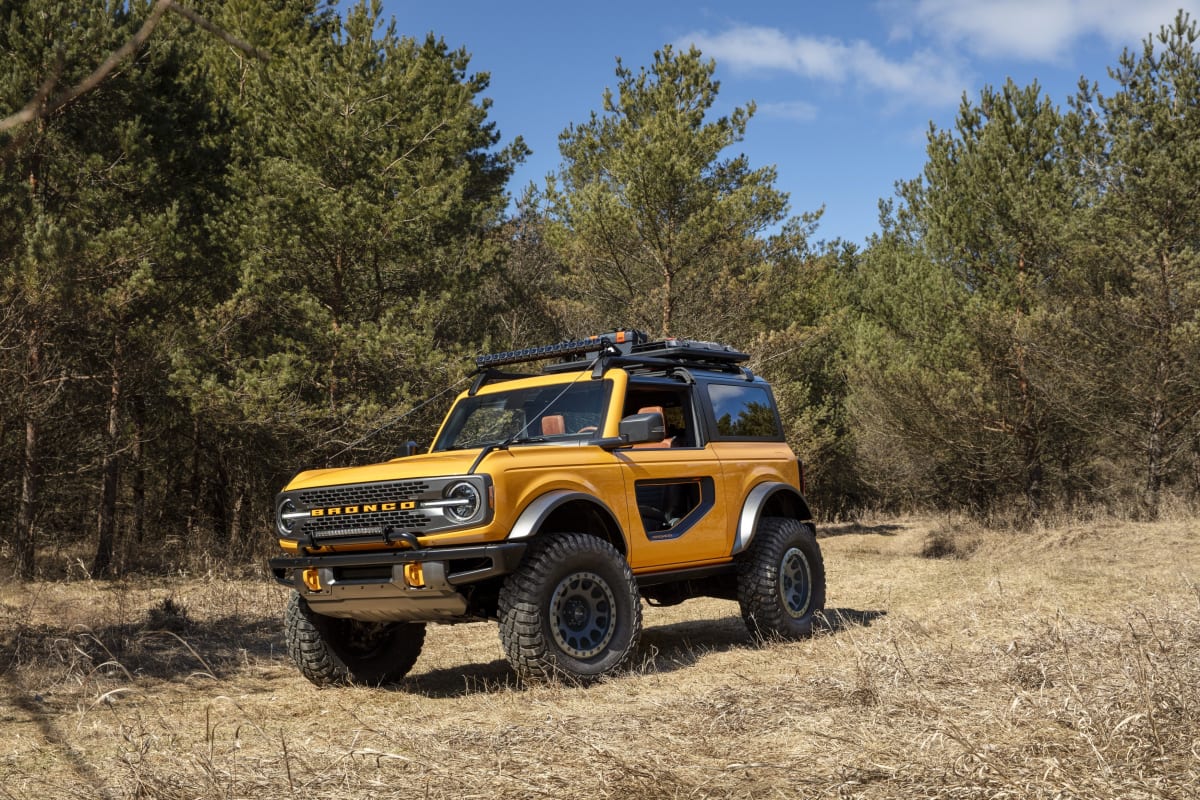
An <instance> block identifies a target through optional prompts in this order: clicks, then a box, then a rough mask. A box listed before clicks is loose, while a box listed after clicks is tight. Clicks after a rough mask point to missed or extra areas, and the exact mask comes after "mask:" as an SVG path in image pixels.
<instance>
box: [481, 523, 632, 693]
mask: <svg viewBox="0 0 1200 800" xmlns="http://www.w3.org/2000/svg"><path fill="white" fill-rule="evenodd" d="M641 630H642V606H641V599H640V598H639V596H638V590H637V584H636V583H635V581H634V578H633V572H632V571H631V570H630V569H629V564H628V563H626V561H625V559H624V558H622V557H621V554H620V553H618V552H617V550H616V548H614V547H613V546H612V545H611V544H609V543H608V542H606V541H604V540H602V539H598V538H596V537H594V536H588V535H587V534H582V533H567V534H557V535H552V536H547V537H546V538H544V539H541V540H536V541H535V542H534V543H533V544H532V545H531V546H530V548H529V551H528V552H527V553H526V556H525V559H524V561H522V562H521V566H520V567H518V568H517V570H516V571H515V572H513V573H512V574H511V575H509V576H508V578H507V579H506V580H505V582H504V586H503V588H502V589H501V591H500V641H501V643H502V644H503V645H504V651H505V654H506V655H507V656H508V660H509V663H511V664H512V666H513V669H515V670H516V672H517V674H518V675H520V676H521V677H522V678H523V679H525V680H533V681H545V680H549V679H552V678H555V677H560V678H567V679H569V680H574V681H577V682H580V683H588V682H591V681H593V680H596V679H597V678H599V677H600V676H601V675H605V674H607V673H610V672H613V671H614V670H617V669H619V668H620V667H621V666H622V665H624V664H625V662H626V661H627V660H628V658H629V657H630V655H631V654H632V653H633V650H634V648H635V647H636V646H637V641H638V637H639V636H640V634H641Z"/></svg>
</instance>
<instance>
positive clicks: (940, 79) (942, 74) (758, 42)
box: [681, 25, 966, 105]
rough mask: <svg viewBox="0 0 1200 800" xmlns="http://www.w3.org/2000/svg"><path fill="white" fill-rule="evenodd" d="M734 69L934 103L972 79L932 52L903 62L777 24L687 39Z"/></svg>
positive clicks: (866, 46) (955, 94) (952, 96)
mask: <svg viewBox="0 0 1200 800" xmlns="http://www.w3.org/2000/svg"><path fill="white" fill-rule="evenodd" d="M681 41H682V42H683V43H684V44H694V45H696V47H698V48H700V50H701V52H703V53H704V55H705V56H708V57H710V58H714V59H716V61H717V63H718V64H720V65H722V66H725V67H728V68H730V69H733V70H739V71H750V70H763V71H782V72H790V73H793V74H795V75H799V76H801V77H804V78H810V79H813V80H822V81H829V82H832V83H838V84H841V83H853V84H854V85H856V86H859V87H862V88H866V89H872V90H880V91H885V92H888V93H890V94H891V95H892V97H893V100H896V99H900V98H904V99H908V100H918V101H920V102H922V103H927V104H931V105H943V104H946V103H954V102H957V100H958V98H959V97H960V96H961V94H962V91H963V88H964V87H965V86H966V81H965V79H964V78H963V76H961V75H960V74H959V71H958V69H957V67H956V66H955V64H954V62H952V61H951V60H949V59H946V58H944V57H942V56H939V55H937V54H936V53H933V52H932V51H929V50H920V51H917V52H915V53H913V54H911V55H909V56H908V57H907V58H906V59H904V60H901V61H898V60H894V59H891V58H888V57H887V56H886V55H884V54H883V53H881V52H880V51H879V50H878V49H876V48H875V47H874V46H873V45H871V44H870V43H869V42H866V41H863V40H861V39H860V40H855V41H852V42H845V41H842V40H840V39H833V38H816V37H813V36H803V35H800V36H788V35H786V34H784V33H783V32H782V31H780V30H778V29H776V28H763V27H753V26H744V25H739V26H735V27H733V28H730V29H729V30H726V31H725V32H723V33H718V34H715V35H714V34H709V33H707V32H704V31H699V32H696V33H692V34H690V35H688V36H684V37H681Z"/></svg>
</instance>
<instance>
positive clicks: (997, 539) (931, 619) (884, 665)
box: [0, 519, 1200, 800]
mask: <svg viewBox="0 0 1200 800" xmlns="http://www.w3.org/2000/svg"><path fill="white" fill-rule="evenodd" d="M825 534H826V535H825V536H824V538H823V539H822V541H821V545H822V548H823V549H824V551H825V559H826V564H827V568H828V573H829V602H828V613H829V623H830V624H829V629H828V630H827V631H825V632H824V633H822V634H821V635H820V636H818V637H816V638H814V639H812V640H810V641H805V642H798V643H786V644H783V643H780V644H773V645H770V646H766V647H761V648H759V647H755V646H754V645H752V644H751V642H750V639H749V637H748V636H747V635H746V633H745V630H744V628H743V626H742V623H741V619H740V617H739V616H738V614H737V607H736V604H733V603H728V602H723V601H716V600H697V601H692V602H689V603H685V604H683V605H682V606H677V607H674V608H647V609H646V613H645V621H646V631H645V633H644V636H643V639H642V646H641V649H640V651H639V660H638V664H637V666H636V668H635V669H634V670H633V671H632V672H630V673H628V674H625V675H621V676H619V677H617V678H614V679H611V680H608V681H605V682H603V683H601V684H600V685H597V686H593V687H590V688H585V689H580V688H572V687H568V686H536V687H526V686H522V685H519V684H518V683H517V681H516V679H515V677H514V676H513V674H512V673H511V672H510V671H509V669H508V667H507V665H506V664H505V662H504V660H503V658H502V654H501V650H500V646H499V643H498V640H497V636H496V631H495V628H494V626H492V625H484V624H478V625H466V626H459V627H433V628H431V629H430V636H429V640H428V642H427V644H426V649H425V652H424V653H423V654H422V656H421V659H420V660H419V661H418V662H417V666H416V669H415V670H414V671H413V673H412V675H411V676H410V677H409V679H408V680H407V681H406V682H405V683H403V684H402V685H400V686H397V687H394V688H391V689H366V688H346V689H336V690H323V691H321V690H317V689H315V688H313V687H312V686H311V685H309V684H308V683H307V682H306V681H305V680H304V679H303V678H301V677H300V675H299V674H298V673H297V672H296V670H295V669H293V668H292V666H291V665H290V663H289V662H288V661H287V660H286V657H285V655H284V654H283V652H282V636H281V635H280V628H281V624H282V609H283V605H284V599H285V595H284V590H282V589H281V588H278V587H276V586H274V585H272V584H269V583H267V582H265V581H254V580H236V581H234V580H227V579H223V578H222V577H220V576H210V577H203V578H199V577H186V578H184V577H181V578H178V579H175V580H167V579H154V580H139V581H135V582H128V583H99V582H89V581H85V580H79V581H74V582H64V583H38V584H33V585H27V586H20V585H18V584H15V583H9V584H7V585H5V586H4V587H3V588H0V683H3V684H4V686H3V696H2V698H0V797H3V798H39V800H45V799H48V798H89V799H90V798H167V799H169V800H175V799H176V798H178V799H180V800H182V799H183V798H205V799H206V800H207V799H208V798H214V799H215V798H254V799H255V800H267V799H268V798H305V799H306V800H312V799H315V798H337V799H338V800H347V799H349V798H368V797H370V798H465V797H483V798H494V797H501V798H517V797H520V798H525V797H535V798H536V797H555V798H575V797H578V798H684V797H687V798H692V797H738V798H771V797H786V798H803V797H865V798H918V797H953V798H1069V797H1076V798H1179V799H1180V800H1182V799H1183V798H1195V797H1200V588H1198V584H1200V521H1197V520H1176V521H1172V522H1160V523H1155V524H1132V523H1121V522H1111V521H1104V522H1092V523H1075V524H1071V525H1068V526H1063V527H1060V528H1053V529H1045V530H1041V531H1038V532H1035V533H1027V534H1002V533H986V532H981V531H976V530H973V529H971V528H969V527H966V526H960V525H952V524H950V523H947V522H944V521H937V520H927V519H908V520H898V521H886V522H884V521H880V522H878V523H877V524H859V525H846V526H832V527H829V528H828V529H827V530H826V531H825ZM931 545H935V546H940V551H941V554H942V556H943V557H941V558H931V557H928V556H927V555H926V556H923V555H922V552H923V551H927V550H929V549H930V548H931ZM933 549H934V550H938V549H939V548H938V547H933Z"/></svg>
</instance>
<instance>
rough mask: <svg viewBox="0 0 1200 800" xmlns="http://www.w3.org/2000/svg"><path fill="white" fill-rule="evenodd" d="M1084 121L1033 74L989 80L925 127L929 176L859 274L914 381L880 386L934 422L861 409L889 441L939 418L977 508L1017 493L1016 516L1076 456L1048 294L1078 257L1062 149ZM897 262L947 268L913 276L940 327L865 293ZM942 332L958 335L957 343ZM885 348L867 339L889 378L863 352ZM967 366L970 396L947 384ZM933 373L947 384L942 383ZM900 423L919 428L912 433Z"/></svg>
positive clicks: (1073, 176)
mask: <svg viewBox="0 0 1200 800" xmlns="http://www.w3.org/2000/svg"><path fill="white" fill-rule="evenodd" d="M1077 127H1078V120H1077V119H1076V118H1075V117H1073V116H1071V115H1063V114H1062V113H1060V112H1059V110H1058V109H1057V108H1055V107H1054V106H1053V105H1052V104H1051V103H1050V101H1049V100H1048V99H1046V98H1045V97H1044V96H1043V95H1042V93H1041V90H1040V88H1039V87H1038V86H1037V84H1036V83H1035V84H1033V85H1031V86H1029V87H1024V88H1021V87H1017V86H1016V85H1015V84H1014V83H1013V82H1012V81H1009V82H1008V83H1006V84H1005V85H1004V86H1003V87H1002V88H1001V89H1000V90H994V89H991V88H986V89H984V90H983V92H982V93H981V95H980V100H979V102H978V103H977V104H976V103H971V102H968V101H967V100H966V99H964V101H963V104H962V107H961V109H960V111H959V116H958V119H957V121H956V125H955V129H954V130H953V131H952V132H951V131H937V130H931V132H930V136H929V145H928V148H927V152H928V154H929V161H928V163H927V164H926V167H925V170H924V174H923V176H922V178H921V179H919V180H915V181H909V182H907V183H904V184H902V185H901V186H900V189H899V194H900V198H901V200H902V205H901V206H900V208H899V209H898V211H897V212H896V213H895V216H894V218H893V219H892V220H891V221H890V222H889V223H888V225H887V226H886V230H885V233H884V235H883V237H882V240H881V241H880V242H879V243H877V248H873V249H874V250H876V252H874V253H873V255H872V257H871V258H870V259H868V261H867V264H868V266H869V267H871V268H872V270H873V272H872V271H871V270H869V271H868V273H867V274H866V275H865V279H866V281H867V283H868V286H867V288H866V291H867V293H868V295H872V294H873V295H874V296H875V297H877V298H880V299H879V300H877V302H881V303H882V304H883V306H882V307H881V306H876V307H875V308H874V309H872V311H871V314H872V317H871V318H870V319H869V320H868V325H877V324H880V323H882V324H885V325H893V326H895V327H892V329H891V333H890V336H891V337H893V339H894V342H893V343H894V345H895V346H898V347H901V348H903V349H906V350H909V351H910V355H908V356H906V357H904V358H903V359H901V360H900V361H899V362H897V363H898V364H903V365H908V366H907V367H902V368H903V369H905V370H906V371H910V373H911V374H910V380H908V381H906V380H904V379H903V378H901V377H900V376H899V375H897V376H896V377H895V378H889V379H886V380H885V379H884V378H883V375H881V374H880V372H879V370H878V369H877V370H876V371H875V372H874V373H871V374H873V375H874V376H875V378H874V379H878V380H883V381H884V382H883V383H881V384H879V385H878V386H877V387H876V389H875V390H876V391H877V390H879V389H881V388H882V387H883V386H888V387H890V388H889V391H893V390H894V391H899V392H901V393H904V392H905V389H904V386H905V385H906V384H907V385H908V386H910V387H911V393H912V394H913V397H911V398H909V399H907V400H906V401H904V402H903V403H901V404H900V405H908V404H909V402H910V401H911V402H912V403H913V409H912V410H913V411H915V410H916V408H918V407H920V406H922V405H924V406H926V412H927V413H928V414H929V419H928V420H926V421H924V422H922V421H920V419H919V416H918V415H915V414H913V413H906V414H904V415H903V418H901V415H900V414H897V415H895V416H894V418H891V419H889V417H893V415H890V414H888V413H887V411H886V409H885V407H884V406H883V405H881V404H880V403H879V402H876V401H874V400H870V399H867V400H866V405H869V406H871V407H873V408H874V412H873V414H874V415H875V419H876V420H877V422H878V423H880V424H881V425H882V428H881V430H884V429H886V433H881V435H882V436H884V437H892V436H895V435H904V434H905V433H907V435H909V436H913V437H918V436H919V437H927V436H929V434H930V431H929V429H928V427H927V426H928V424H929V423H933V424H936V425H938V426H939V427H940V428H941V429H942V430H943V431H944V433H943V434H942V435H941V436H939V437H938V438H939V439H940V440H941V441H942V442H943V443H944V445H945V448H946V449H945V450H944V456H945V457H946V458H947V459H950V461H949V462H948V463H946V464H945V465H943V467H944V469H946V470H948V471H953V472H956V473H957V474H958V476H959V480H960V481H966V482H967V483H968V485H969V486H970V488H969V490H968V491H967V492H966V495H965V496H960V499H964V500H965V499H967V498H970V501H971V502H972V503H974V504H975V505H977V506H984V507H986V506H988V505H990V504H992V503H993V502H995V501H996V500H998V499H1000V498H1003V497H1005V496H1006V494H1007V493H1008V491H1010V490H1011V489H1016V490H1018V491H1019V492H1020V493H1021V496H1022V498H1023V503H1022V505H1023V512H1022V513H1023V514H1026V515H1033V516H1036V515H1037V514H1038V513H1039V512H1040V510H1041V508H1042V506H1043V503H1044V497H1045V492H1046V483H1047V481H1048V480H1049V479H1050V478H1051V477H1054V478H1056V479H1057V480H1061V479H1062V478H1063V476H1062V475H1061V474H1060V475H1056V476H1051V475H1048V471H1049V470H1051V469H1053V468H1054V467H1055V466H1057V465H1059V464H1061V463H1064V461H1065V462H1074V461H1077V460H1078V454H1077V453H1076V452H1074V449H1075V448H1076V446H1077V445H1078V443H1079V439H1078V438H1077V437H1073V436H1072V435H1070V430H1069V428H1070V420H1071V419H1072V415H1071V414H1070V413H1069V409H1066V408H1062V407H1060V406H1059V405H1057V404H1056V403H1055V402H1053V400H1054V398H1055V397H1056V396H1055V395H1052V394H1050V393H1048V392H1047V391H1046V386H1045V383H1046V379H1045V365H1046V364H1047V363H1052V362H1054V361H1055V360H1056V358H1057V357H1058V352H1057V347H1056V342H1055V339H1054V337H1052V336H1049V335H1047V330H1048V329H1049V328H1051V327H1052V326H1050V325H1048V322H1047V320H1048V318H1050V317H1052V316H1053V315H1054V314H1055V313H1057V311H1058V308H1057V306H1056V304H1055V303H1054V298H1055V296H1056V293H1057V292H1058V291H1060V287H1061V285H1062V273H1064V272H1066V271H1067V270H1068V269H1069V268H1070V266H1071V264H1072V259H1073V257H1074V251H1073V249H1072V248H1073V242H1074V239H1073V236H1072V232H1073V230H1074V228H1075V226H1076V225H1077V224H1078V222H1077V218H1076V215H1075V210H1076V208H1077V206H1078V204H1079V201H1080V199H1081V197H1082V195H1083V192H1084V188H1083V185H1082V183H1081V182H1080V181H1079V179H1078V177H1077V170H1074V169H1073V167H1072V165H1071V162H1070V160H1069V159H1068V158H1066V157H1065V155H1064V154H1065V148H1066V147H1067V146H1068V144H1069V143H1070V142H1073V141H1075V139H1076V136H1077V134H1076V133H1075V131H1076V128H1077ZM896 270H899V271H900V272H899V274H900V275H904V274H907V275H910V276H912V273H913V271H914V270H915V271H916V272H918V273H919V272H921V271H925V270H929V271H935V272H942V273H944V278H941V279H931V280H925V279H921V278H920V277H918V276H912V277H913V278H915V279H916V280H917V281H918V284H919V285H923V286H925V287H926V288H927V289H933V290H935V291H936V293H937V294H938V295H941V299H940V300H939V301H938V302H939V303H942V304H946V309H945V311H944V312H942V313H939V315H938V317H939V318H940V321H939V323H938V325H936V326H934V327H932V328H931V327H928V326H927V325H926V320H922V319H907V318H905V317H904V316H903V315H897V314H896V313H895V312H894V311H893V310H890V309H888V308H887V306H889V305H891V303H892V302H893V301H891V300H890V299H882V298H881V295H880V293H879V291H878V288H871V287H872V286H875V287H878V286H881V285H883V284H884V283H886V282H888V281H892V280H895V279H896V277H897V273H896ZM946 281H949V283H947V282H946ZM947 312H948V313H947ZM939 339H941V340H943V341H938V340H939ZM946 340H949V341H953V342H955V345H954V348H953V349H952V350H950V351H947V350H946V349H945V348H944V346H943V342H944V341H946ZM878 347H879V341H878V334H877V333H873V334H870V335H868V336H867V337H866V338H865V339H864V341H863V343H862V347H860V352H861V353H862V357H863V366H864V368H866V367H867V365H869V364H871V363H875V364H876V365H878V367H879V368H881V369H882V370H883V373H884V374H887V373H894V372H895V370H896V369H897V363H893V364H891V365H879V362H878V358H877V354H876V353H873V352H869V351H868V350H867V348H870V349H877V348H878ZM868 372H870V371H869V370H868ZM920 373H923V375H922V374H920ZM959 374H962V375H964V376H965V378H966V383H965V384H964V386H963V387H961V388H962V389H963V390H969V391H966V392H965V393H960V392H959V391H957V390H954V389H952V386H951V384H952V382H953V376H955V375H959ZM939 375H941V376H944V377H943V379H944V381H945V383H946V385H945V387H944V390H943V391H938V390H937V389H936V386H937V382H938V380H939V377H938V376H939ZM868 391H870V390H868ZM949 398H954V402H953V403H952V404H948V403H947V401H948V400H949ZM905 424H917V425H918V426H919V427H917V428H915V429H913V430H911V431H905V428H904V427H903V426H904V425H905ZM893 425H895V426H898V427H895V428H892V426H893ZM881 444H882V443H881ZM879 449H880V451H881V452H882V451H883V450H885V449H886V448H883V447H882V446H881V447H880V448H879ZM1055 488H1057V487H1055Z"/></svg>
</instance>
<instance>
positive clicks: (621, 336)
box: [475, 330, 646, 369]
mask: <svg viewBox="0 0 1200 800" xmlns="http://www.w3.org/2000/svg"><path fill="white" fill-rule="evenodd" d="M645 341H646V334H644V333H642V332H641V331H633V330H629V331H612V332H610V333H604V334H601V335H599V336H589V337H588V338H586V339H573V340H571V341H566V342H557V343H555V344H547V345H542V346H541V347H526V348H524V349H522V350H507V351H505V352H502V353H491V354H489V355H480V356H476V357H475V367H476V368H477V369H488V368H490V367H502V366H504V365H505V364H523V363H525V362H528V361H544V360H546V359H548V358H569V357H570V356H578V355H583V354H584V353H599V352H600V351H601V350H603V349H605V348H607V347H612V346H614V345H617V346H618V348H617V351H618V352H628V347H629V346H631V345H633V344H638V343H641V342H645ZM620 345H625V347H619V346H620Z"/></svg>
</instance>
